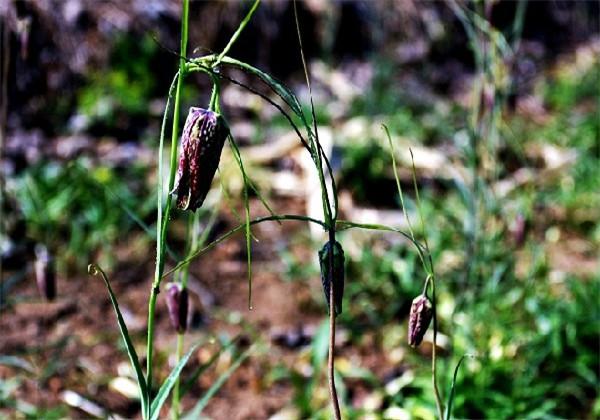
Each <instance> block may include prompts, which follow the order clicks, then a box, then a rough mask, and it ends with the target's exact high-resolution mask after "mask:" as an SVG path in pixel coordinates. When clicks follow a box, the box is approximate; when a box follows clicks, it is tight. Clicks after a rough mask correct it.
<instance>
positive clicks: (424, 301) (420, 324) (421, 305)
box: [408, 294, 433, 347]
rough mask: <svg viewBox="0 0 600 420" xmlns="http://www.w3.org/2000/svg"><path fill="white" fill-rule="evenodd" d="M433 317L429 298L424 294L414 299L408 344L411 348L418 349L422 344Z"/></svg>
mask: <svg viewBox="0 0 600 420" xmlns="http://www.w3.org/2000/svg"><path fill="white" fill-rule="evenodd" d="M432 317H433V310H432V306H431V301H430V300H429V299H428V298H427V296H425V295H424V294H423V295H419V296H417V297H416V298H414V299H413V301H412V305H411V306H410V316H409V318H408V344H409V345H410V346H411V347H417V346H418V345H419V344H421V341H423V337H424V336H425V332H426V331H427V328H429V324H430V323H431V318H432Z"/></svg>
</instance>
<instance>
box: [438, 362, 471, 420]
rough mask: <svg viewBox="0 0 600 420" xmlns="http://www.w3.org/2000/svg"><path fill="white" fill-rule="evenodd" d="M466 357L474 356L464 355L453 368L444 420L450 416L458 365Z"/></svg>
mask: <svg viewBox="0 0 600 420" xmlns="http://www.w3.org/2000/svg"><path fill="white" fill-rule="evenodd" d="M466 357H471V358H472V357H475V356H473V355H472V354H464V355H463V356H462V357H461V358H460V360H459V361H458V363H457V364H456V367H455V368H454V375H453V376H452V385H451V387H450V395H448V403H447V404H446V415H445V419H446V420H449V419H450V416H451V415H452V403H453V402H454V392H455V390H456V375H457V374H458V369H459V368H460V365H461V364H462V362H463V360H465V358H466Z"/></svg>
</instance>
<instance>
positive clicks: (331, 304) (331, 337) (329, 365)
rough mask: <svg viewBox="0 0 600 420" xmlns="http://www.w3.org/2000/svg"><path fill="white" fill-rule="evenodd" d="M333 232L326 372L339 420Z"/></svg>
mask: <svg viewBox="0 0 600 420" xmlns="http://www.w3.org/2000/svg"><path fill="white" fill-rule="evenodd" d="M334 244H335V230H334V229H330V230H329V357H328V359H327V371H328V376H329V394H330V396H331V404H332V405H333V415H334V418H335V420H341V418H342V415H341V413H340V403H339V401H338V396H337V390H336V389H335V362H334V360H335V359H334V358H335V296H334V291H333V289H334V287H333V261H334V260H333V250H334V248H335V246H334Z"/></svg>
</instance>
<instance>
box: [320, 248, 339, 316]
mask: <svg viewBox="0 0 600 420" xmlns="http://www.w3.org/2000/svg"><path fill="white" fill-rule="evenodd" d="M330 244H331V242H327V243H326V244H325V245H324V246H323V248H322V249H321V250H320V251H319V264H320V266H321V283H322V284H323V292H325V300H326V301H327V308H328V309H329V310H330V309H331V308H329V291H330V289H329V284H330V281H329V279H330V277H329V276H330V273H331V270H330V267H331V265H330V257H329V250H330V247H331V246H330ZM343 297H344V250H343V249H342V246H341V245H340V243H339V242H337V241H336V242H335V246H334V247H333V299H334V304H335V314H336V315H339V314H340V313H342V298H343Z"/></svg>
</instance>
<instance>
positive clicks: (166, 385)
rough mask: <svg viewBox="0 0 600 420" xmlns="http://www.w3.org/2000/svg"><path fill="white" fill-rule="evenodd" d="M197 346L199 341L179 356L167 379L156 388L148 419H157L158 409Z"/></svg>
mask: <svg viewBox="0 0 600 420" xmlns="http://www.w3.org/2000/svg"><path fill="white" fill-rule="evenodd" d="M199 346H200V343H198V344H196V345H194V346H193V347H192V348H191V349H190V351H188V352H187V353H186V354H185V356H183V357H182V358H181V360H180V361H179V363H177V366H175V367H174V368H173V370H172V371H171V373H170V374H169V376H168V377H167V379H165V381H164V382H163V384H162V385H161V387H160V389H159V390H158V393H157V394H156V397H155V398H154V400H153V401H152V406H151V407H150V420H157V419H158V416H159V415H160V409H161V407H162V406H163V404H164V403H165V401H166V400H167V397H168V396H169V393H170V392H171V389H173V386H174V385H175V382H176V381H177V378H178V377H179V375H180V374H181V371H182V370H183V368H184V366H185V365H186V363H187V362H188V360H189V359H190V357H191V356H192V354H194V352H195V351H196V350H197V349H198V347H199Z"/></svg>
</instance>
